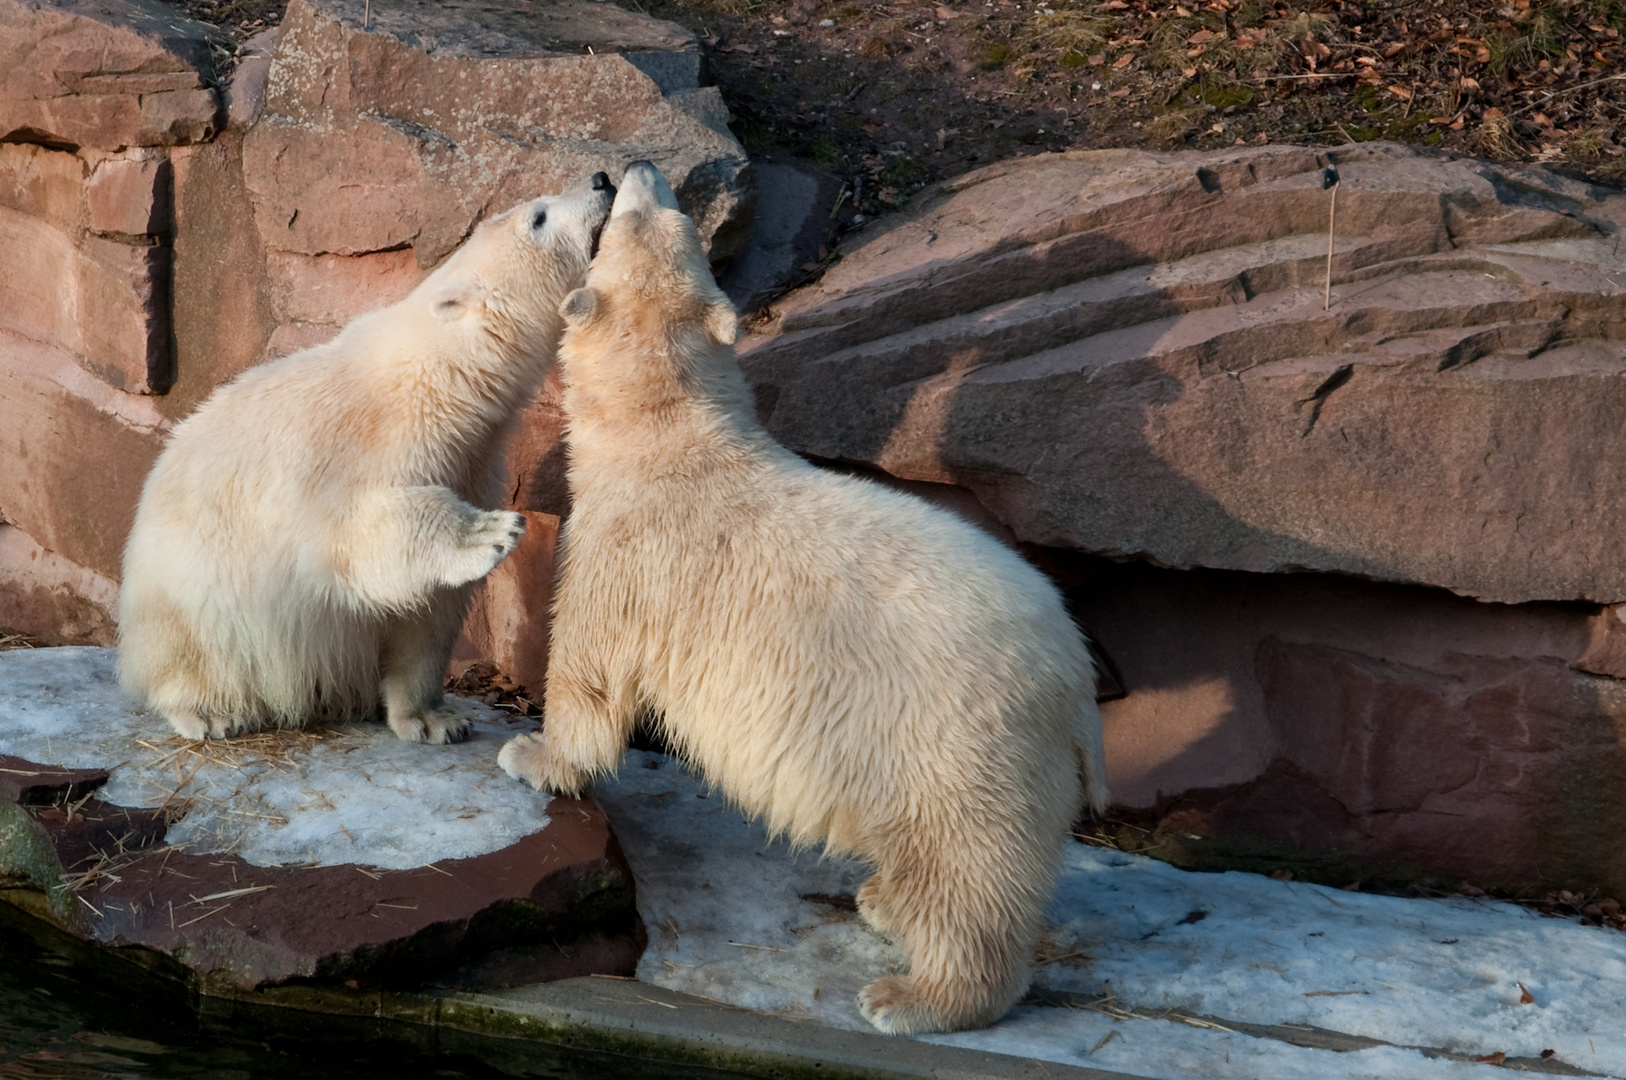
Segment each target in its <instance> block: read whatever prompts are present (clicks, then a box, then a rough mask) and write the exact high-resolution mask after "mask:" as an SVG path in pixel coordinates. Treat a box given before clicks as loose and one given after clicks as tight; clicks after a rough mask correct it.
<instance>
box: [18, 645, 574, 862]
mask: <svg viewBox="0 0 1626 1080" xmlns="http://www.w3.org/2000/svg"><path fill="white" fill-rule="evenodd" d="M113 656H114V654H113V650H112V649H93V648H68V649H12V650H7V651H0V753H3V754H11V755H14V756H16V757H21V758H27V759H28V760H30V761H33V762H37V763H39V764H43V765H59V766H63V767H65V768H72V769H111V773H112V775H111V778H110V779H109V780H108V782H107V784H106V786H104V787H103V788H102V789H101V790H100V791H99V792H98V793H97V797H98V798H101V799H104V800H106V801H107V802H111V803H115V804H117V805H120V806H142V807H156V806H162V805H165V803H166V802H170V803H171V805H173V801H174V800H186V801H187V802H188V807H189V809H188V811H187V813H186V816H185V817H184V818H182V820H180V821H178V822H177V823H175V824H174V825H171V826H170V828H169V831H168V833H167V834H166V837H165V838H166V840H167V841H168V842H169V843H171V844H185V845H187V846H186V850H187V851H188V852H190V853H192V854H194V855H206V854H210V853H212V852H220V851H231V852H233V853H235V854H237V855H240V856H242V857H243V858H244V859H246V860H248V861H249V862H251V863H254V864H255V865H257V866H280V865H287V864H290V863H311V864H316V865H324V866H325V865H334V864H342V863H360V864H362V865H364V866H376V867H382V868H384V869H389V870H407V869H411V868H413V867H417V866H422V865H424V864H425V863H431V862H437V861H439V860H441V859H463V858H470V857H472V856H475V855H484V854H486V853H487V852H491V851H498V850H501V849H502V848H505V847H507V846H508V845H510V844H512V843H514V842H515V841H517V840H519V839H520V838H522V837H525V836H528V835H530V834H531V833H534V832H537V831H538V830H540V829H543V828H545V827H546V826H547V824H548V815H547V804H548V798H547V796H543V795H538V794H537V793H536V792H535V791H532V790H531V789H530V787H529V786H527V785H524V784H518V783H515V782H514V781H513V780H511V779H509V778H508V777H507V776H505V775H504V774H503V771H502V770H501V769H499V768H498V767H497V751H498V749H499V748H500V747H501V746H502V744H503V742H504V741H505V740H506V739H508V738H509V737H510V736H512V734H513V728H511V727H510V725H509V724H508V723H507V722H506V721H505V720H504V719H503V714H501V713H498V712H497V711H496V710H494V709H488V708H486V707H484V706H482V705H479V704H476V703H474V702H467V701H458V702H457V705H458V707H459V708H463V709H465V710H466V711H468V713H469V714H470V716H471V717H472V718H473V719H474V735H473V737H472V738H470V739H469V740H468V741H467V742H464V743H459V744H457V745H455V746H424V745H422V744H419V743H406V742H402V741H401V740H399V739H397V738H396V737H395V736H394V735H393V734H392V733H391V732H390V730H389V729H388V728H386V727H385V726H384V725H383V724H381V723H376V724H358V725H355V726H354V727H346V728H337V729H334V728H325V729H315V730H313V731H312V732H310V733H308V734H306V735H302V736H301V735H296V734H289V733H285V734H282V735H280V736H278V735H271V736H264V737H259V738H250V739H232V740H226V741H223V742H220V743H211V744H209V746H208V748H207V752H206V753H196V752H192V751H189V750H187V749H185V746H186V744H185V743H184V741H183V740H181V739H179V738H177V737H174V736H173V733H172V732H171V731H170V729H169V725H168V724H166V723H164V721H163V720H162V719H160V718H159V717H157V716H151V715H147V714H145V713H142V712H140V711H138V710H137V709H136V707H135V705H134V703H133V702H131V701H130V700H129V699H128V698H127V697H125V696H124V694H123V692H122V691H120V689H119V686H118V683H117V681H116V680H115V679H114V677H113Z"/></svg>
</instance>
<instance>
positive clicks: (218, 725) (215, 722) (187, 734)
mask: <svg viewBox="0 0 1626 1080" xmlns="http://www.w3.org/2000/svg"><path fill="white" fill-rule="evenodd" d="M164 719H166V720H168V721H169V726H170V727H172V728H174V729H175V733H176V734H177V735H179V736H180V737H181V738H183V739H191V740H194V741H197V740H200V739H226V738H230V737H231V736H233V735H242V734H247V733H248V732H250V731H255V730H258V725H257V724H250V723H249V722H248V721H246V720H240V719H236V718H234V717H229V716H211V717H209V718H208V719H207V720H206V719H204V718H203V716H202V715H201V714H199V713H198V712H197V711H195V710H193V709H176V710H175V711H173V712H166V713H164Z"/></svg>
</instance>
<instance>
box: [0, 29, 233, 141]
mask: <svg viewBox="0 0 1626 1080" xmlns="http://www.w3.org/2000/svg"><path fill="white" fill-rule="evenodd" d="M210 33H211V31H210V29H209V27H207V26H205V25H204V24H202V23H197V22H193V21H192V20H190V19H187V18H185V17H184V16H182V15H181V14H180V13H179V12H177V11H176V10H175V9H174V8H171V7H168V6H167V5H164V4H161V3H157V2H156V0H97V2H94V3H91V2H82V0H53V2H51V3H30V2H28V0H0V140H4V141H7V142H36V143H45V144H50V145H56V146H67V147H69V148H79V147H85V148H92V149H100V150H120V149H123V148H125V147H130V146H172V145H176V144H178V143H187V142H198V141H202V140H205V139H208V138H210V137H211V136H212V135H213V134H214V132H215V131H216V130H217V128H218V115H219V112H220V102H219V98H218V96H217V94H216V93H215V91H214V90H213V89H211V88H210V85H209V84H210V83H211V82H212V80H213V78H214V65H213V61H212V58H211V56H210V51H209V36H210Z"/></svg>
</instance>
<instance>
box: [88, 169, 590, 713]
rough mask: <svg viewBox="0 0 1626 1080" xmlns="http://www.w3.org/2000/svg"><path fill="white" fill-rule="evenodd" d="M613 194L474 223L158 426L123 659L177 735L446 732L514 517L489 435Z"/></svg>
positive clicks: (128, 553)
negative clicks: (468, 632)
mask: <svg viewBox="0 0 1626 1080" xmlns="http://www.w3.org/2000/svg"><path fill="white" fill-rule="evenodd" d="M614 197H615V187H614V185H612V184H611V183H610V180H609V177H607V176H606V175H605V174H603V173H599V174H598V175H597V176H595V177H594V178H593V180H592V182H591V184H590V185H589V186H588V187H587V188H585V189H584V190H582V191H580V192H578V193H575V194H572V195H568V196H560V197H547V198H540V199H535V200H533V201H530V202H526V203H522V204H520V205H519V206H516V207H514V208H513V209H512V210H509V211H508V212H507V213H505V214H503V215H501V216H499V217H495V218H492V219H490V220H488V221H486V222H484V223H482V224H481V225H480V226H479V227H478V228H477V229H476V230H475V231H474V233H473V235H471V236H470V237H469V239H468V241H467V242H466V243H465V244H464V245H463V246H462V247H461V248H460V249H459V250H458V251H457V252H456V253H455V254H454V255H453V256H452V257H451V258H450V259H448V260H447V261H446V262H445V263H444V264H443V265H441V266H440V267H439V268H438V269H436V270H435V271H434V273H432V274H430V275H429V276H428V277H427V278H425V279H424V281H423V282H421V283H420V284H419V285H418V287H417V288H416V289H414V290H413V291H412V293H411V294H410V295H409V296H407V297H406V298H405V299H404V300H402V301H400V302H399V303H396V304H393V305H391V306H389V307H386V308H382V309H380V310H378V311H374V312H371V313H370V314H367V315H363V316H362V317H360V318H358V319H356V320H355V321H354V322H352V323H351V324H350V325H349V326H347V327H345V329H344V331H343V332H342V333H340V334H339V335H338V336H337V337H335V338H334V339H333V340H332V341H330V342H328V343H326V344H324V345H319V346H317V347H315V348H312V349H307V350H305V351H303V352H299V353H295V354H293V355H291V356H287V357H283V358H282V359H279V360H275V361H272V362H269V363H266V364H262V365H260V366H258V367H255V368H252V369H250V370H249V371H247V372H245V373H244V374H242V375H241V376H239V377H238V378H237V379H235V380H233V381H232V382H231V383H229V384H227V385H225V386H222V387H220V388H219V389H218V390H216V391H215V393H214V395H213V396H212V397H210V398H209V400H208V401H206V402H205V403H204V404H203V405H202V407H200V408H199V409H198V411H197V412H196V413H194V414H193V415H192V416H190V417H189V418H187V420H186V421H185V422H183V423H182V424H180V425H179V426H178V427H176V429H175V432H174V434H173V436H172V437H171V438H170V440H169V443H168V445H167V446H166V447H165V448H164V451H163V453H162V454H161V455H160V457H159V459H158V462H157V464H156V465H154V466H153V470H152V473H151V474H150V475H149V476H148V477H147V482H146V485H145V487H144V488H143V489H142V493H141V502H140V505H139V507H138V508H137V510H136V517H135V526H134V528H133V530H132V531H131V533H130V539H129V542H128V544H127V545H126V547H125V551H124V581H123V586H122V588H121V589H120V593H119V659H118V668H119V679H120V681H121V682H122V683H123V685H124V687H125V688H126V689H127V690H128V691H129V692H131V693H132V694H134V695H136V696H137V697H139V698H141V699H142V700H144V701H145V702H146V703H147V704H148V705H150V706H151V707H152V708H154V709H156V710H157V711H158V712H160V713H162V714H163V715H164V717H165V718H167V719H168V720H169V722H170V724H171V725H172V726H173V727H174V728H175V730H176V731H178V732H179V733H180V734H182V735H184V736H185V737H187V738H190V739H201V738H205V737H208V736H215V737H220V736H226V735H231V734H234V733H238V732H246V731H254V730H257V729H259V728H263V727H268V726H270V727H297V726H299V725H302V724H305V723H307V722H308V721H311V720H313V719H345V718H358V717H366V716H371V715H374V714H376V712H377V710H378V708H379V706H380V705H382V707H383V710H384V716H385V719H386V720H387V721H388V723H389V726H390V728H391V730H393V731H394V732H395V733H396V734H397V735H398V736H400V737H401V738H402V739H407V740H411V741H417V742H430V743H445V742H454V741H457V740H458V739H460V738H463V737H465V736H466V735H467V732H468V722H467V720H465V719H464V718H463V717H462V716H461V715H460V714H459V713H458V712H456V711H455V710H454V709H452V708H450V707H449V706H447V705H446V704H445V702H444V699H443V696H442V691H441V680H442V677H443V675H444V672H445V669H446V662H447V658H448V656H449V655H450V652H451V647H452V642H453V640H454V639H455V638H456V635H457V632H458V628H459V626H460V625H461V623H462V620H463V615H464V612H465V609H466V608H467V606H468V602H469V597H470V594H471V590H472V588H473V585H474V583H475V582H477V581H479V580H480V578H482V577H484V576H485V575H486V574H487V573H489V572H490V571H491V569H492V568H493V567H495V566H496V565H497V564H498V563H499V562H501V561H502V560H503V558H504V557H505V556H506V555H507V554H508V553H509V552H510V551H512V550H513V548H514V545H515V543H516V542H517V541H518V539H519V537H520V534H521V532H522V531H523V529H524V519H523V518H522V517H521V516H520V515H519V514H516V513H509V512H505V511H500V510H492V509H485V508H486V507H492V506H496V505H498V504H499V503H500V502H501V495H502V486H501V485H502V453H501V451H502V447H503V444H504V443H505V441H506V440H507V438H508V435H509V432H510V430H511V429H512V427H513V426H514V423H515V418H516V416H517V415H518V412H519V410H520V409H521V408H522V407H523V406H524V405H525V403H526V402H527V401H529V400H530V398H531V395H532V394H533V392H534V391H535V390H536V388H537V386H538V385H539V384H540V383H541V380H542V378H543V376H544V375H545V374H546V372H547V370H548V368H549V367H550V365H551V364H552V363H553V360H554V356H555V354H556V352H557V347H558V341H559V333H560V329H561V320H560V315H559V302H560V300H561V299H563V298H564V296H565V295H566V294H568V293H569V292H570V291H571V290H572V289H574V288H576V287H577V286H578V285H580V284H581V283H582V280H583V277H584V275H585V274H586V272H587V265H588V261H589V260H590V259H591V257H592V252H593V248H594V245H595V243H596V242H597V238H598V233H599V230H600V229H601V228H602V227H603V224H604V221H605V216H606V215H607V214H608V212H609V209H610V204H611V201H612V200H613V199H614Z"/></svg>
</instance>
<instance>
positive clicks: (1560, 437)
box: [745, 145, 1626, 603]
mask: <svg viewBox="0 0 1626 1080" xmlns="http://www.w3.org/2000/svg"><path fill="white" fill-rule="evenodd" d="M1334 160H1336V165H1337V171H1338V175H1339V177H1340V183H1339V184H1338V186H1337V188H1336V189H1335V190H1336V199H1337V203H1336V207H1334V206H1333V205H1332V200H1333V197H1334V189H1331V188H1327V187H1325V186H1324V185H1325V184H1326V183H1327V173H1326V167H1327V166H1328V165H1329V164H1332V163H1333V162H1334ZM1334 211H1336V214H1335V217H1334V219H1333V222H1332V231H1333V237H1332V248H1333V257H1332V267H1331V269H1332V273H1331V278H1332V289H1331V295H1330V306H1324V304H1325V303H1326V297H1325V293H1324V289H1325V280H1326V278H1325V275H1326V271H1327V249H1328V224H1329V215H1330V214H1332V213H1333V212H1334ZM1622 221H1626V195H1623V194H1621V193H1619V192H1615V191H1613V190H1608V189H1603V188H1597V187H1592V186H1589V185H1587V184H1585V183H1582V182H1579V181H1573V180H1569V179H1566V178H1563V177H1560V176H1558V175H1556V174H1553V173H1550V172H1547V171H1544V170H1540V169H1533V168H1520V167H1517V166H1493V165H1489V164H1487V163H1484V162H1479V161H1473V160H1465V159H1449V158H1445V157H1436V156H1428V155H1424V154H1420V153H1416V152H1413V151H1411V150H1407V149H1403V148H1399V147H1394V146H1387V145H1380V146H1375V147H1362V148H1354V149H1345V150H1340V151H1337V152H1333V153H1316V152H1313V151H1309V150H1302V149H1298V148H1293V147H1264V148H1260V149H1256V150H1238V151H1235V152H1220V153H1205V154H1150V153H1143V152H1138V151H1090V152H1075V153H1068V154H1051V155H1041V156H1038V157H1033V158H1027V159H1023V160H1020V161H1015V162H1008V163H1005V164H1001V165H996V166H993V167H990V168H988V169H984V170H981V171H980V172H976V173H971V174H969V175H967V176H965V177H962V178H960V179H958V180H956V181H952V182H950V183H948V184H947V185H945V186H943V187H942V188H940V189H938V190H936V191H935V192H931V193H928V194H925V195H923V196H921V197H920V198H918V199H917V200H916V202H915V203H914V204H912V205H911V208H910V209H909V210H908V211H907V212H906V213H905V214H903V215H900V216H898V217H895V218H890V219H885V220H883V221H881V222H878V223H877V224H876V225H874V226H873V227H872V228H871V229H869V230H868V231H866V232H865V233H863V234H861V235H860V236H858V237H857V238H856V239H854V240H852V241H850V242H849V244H848V245H847V247H846V248H845V249H844V251H843V253H842V259H841V261H840V262H839V263H838V264H837V265H835V266H834V267H833V268H832V269H831V270H830V271H829V272H828V273H827V274H826V275H825V276H824V278H823V280H822V281H820V282H819V283H818V284H816V285H813V286H810V287H808V288H805V289H802V290H799V291H798V292H795V293H792V294H791V295H790V296H788V297H786V298H785V300H784V301H782V302H781V303H780V304H779V305H778V307H777V309H776V310H777V313H778V316H779V317H778V319H777V320H775V321H774V322H772V323H771V324H770V332H769V333H768V334H767V335H766V336H765V337H763V338H761V339H759V340H756V341H754V342H753V343H752V344H750V345H749V346H748V348H749V352H748V354H747V356H746V359H745V365H746V369H747V371H748V373H749V374H750V376H751V378H752V380H753V382H754V383H755V386H756V389H757V394H758V397H759V403H760V407H761V411H762V413H763V415H764V417H765V418H766V420H767V421H768V424H769V427H770V428H771V429H772V430H773V432H774V433H775V434H776V435H777V436H778V437H779V438H781V439H782V440H783V441H785V442H786V443H787V444H788V445H790V446H791V447H793V448H794V449H796V450H798V451H800V452H802V453H806V454H810V455H814V456H817V457H821V458H828V459H834V460H839V461H843V462H857V463H864V464H868V465H873V466H876V467H879V468H880V469H883V470H885V471H886V472H888V473H890V474H891V475H893V476H897V477H901V478H905V479H910V480H929V481H937V482H945V483H953V484H958V485H960V486H963V487H966V488H969V489H970V490H972V491H973V492H975V493H976V495H977V496H978V498H979V500H980V501H981V502H982V503H983V505H984V506H985V507H987V508H988V509H989V510H990V511H991V512H992V513H993V515H994V516H995V517H996V518H998V519H999V520H1000V521H1001V522H1003V523H1004V524H1005V525H1006V526H1008V527H1009V528H1010V529H1011V530H1012V531H1013V532H1014V534H1015V535H1016V537H1017V538H1018V539H1020V540H1022V541H1026V542H1030V543H1035V544H1042V545H1046V546H1051V547H1064V548H1070V549H1072V550H1075V551H1083V552H1090V553H1093V554H1100V555H1108V556H1114V557H1130V558H1142V559H1148V560H1151V561H1154V562H1157V563H1158V564H1160V565H1164V566H1173V567H1212V568H1223V569H1235V570H1246V571H1281V570H1325V571H1334V572H1339V573H1346V574H1355V575H1359V576H1361V577H1368V578H1376V579H1381V580H1387V581H1399V582H1408V583H1414V584H1420V585H1432V586H1439V587H1442V588H1446V589H1450V590H1452V591H1454V592H1458V593H1462V594H1464V595H1469V596H1474V597H1476V598H1479V599H1483V600H1495V601H1500V602H1505V603H1516V602H1520V601H1527V600H1586V601H1591V602H1596V603H1614V602H1618V601H1621V600H1626V497H1623V496H1626V478H1623V477H1622V475H1621V474H1620V471H1619V470H1618V469H1616V468H1615V467H1614V462H1615V461H1616V460H1617V459H1618V458H1619V457H1620V451H1621V450H1622V449H1623V448H1626V380H1623V379H1622V378H1621V374H1622V372H1623V371H1626V342H1623V341H1622V340H1621V339H1622V336H1623V333H1622V331H1623V330H1626V309H1623V308H1622V305H1621V303H1620V297H1621V295H1622V293H1623V291H1626V277H1623V276H1622V272H1623V271H1626V258H1623V256H1622V255H1621V253H1620V251H1619V250H1618V249H1619V244H1618V241H1617V236H1616V233H1617V230H1618V228H1619V223H1620V222H1622Z"/></svg>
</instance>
